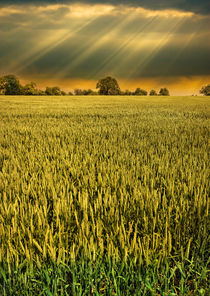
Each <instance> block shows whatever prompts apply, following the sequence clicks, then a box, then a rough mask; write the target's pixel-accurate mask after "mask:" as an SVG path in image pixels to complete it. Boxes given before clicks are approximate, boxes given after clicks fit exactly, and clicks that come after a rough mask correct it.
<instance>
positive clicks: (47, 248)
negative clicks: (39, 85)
mask: <svg viewBox="0 0 210 296" xmlns="http://www.w3.org/2000/svg"><path fill="white" fill-rule="evenodd" d="M209 122H210V121H209V99H208V98H205V97H62V98H61V97H4V96H1V97H0V130H1V133H0V221H1V223H0V262H1V263H0V266H1V268H0V295H208V292H209V290H208V288H209V287H208V263H209V262H208V258H209V253H208V244H209V236H208V231H209V219H208V205H209V201H208V196H209V179H208V172H209V171H208V163H209V161H208V160H209V146H208V144H209V143H208V141H209Z"/></svg>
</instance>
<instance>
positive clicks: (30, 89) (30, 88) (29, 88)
mask: <svg viewBox="0 0 210 296" xmlns="http://www.w3.org/2000/svg"><path fill="white" fill-rule="evenodd" d="M23 94H24V95H26V96H36V95H38V94H39V90H38V89H37V87H36V83H35V82H30V83H28V84H26V85H25V86H24V87H23Z"/></svg>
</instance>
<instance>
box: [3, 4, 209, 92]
mask: <svg viewBox="0 0 210 296" xmlns="http://www.w3.org/2000/svg"><path fill="white" fill-rule="evenodd" d="M6 74H15V75H17V76H18V77H19V78H20V80H21V82H22V83H28V82H30V81H34V82H36V83H37V85H38V87H40V88H43V89H44V88H45V87H46V86H57V85H58V86H60V87H61V88H62V89H64V90H66V91H70V90H73V89H75V88H82V89H87V88H92V89H95V87H96V82H97V81H98V80H99V79H101V78H104V77H106V76H113V77H115V78H116V79H117V80H118V82H119V84H120V87H121V89H122V90H125V89H131V90H134V89H135V88H137V87H141V88H143V89H146V90H148V91H149V90H150V89H155V90H157V91H158V90H159V89H160V88H161V87H167V88H169V90H170V92H171V94H172V95H192V94H198V93H199V90H200V88H201V86H203V85H206V84H208V83H210V2H209V0H199V1H198V0H158V1H157V0H131V1H128V0H108V1H103V0H95V1H90V0H83V1H80V2H78V1H71V0H46V1H45V0H35V1H30V0H16V1H15V0H7V1H6V0H0V76H2V75H6Z"/></svg>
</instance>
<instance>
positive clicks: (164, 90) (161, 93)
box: [159, 87, 170, 96]
mask: <svg viewBox="0 0 210 296" xmlns="http://www.w3.org/2000/svg"><path fill="white" fill-rule="evenodd" d="M159 96H170V93H169V90H168V89H167V88H166V87H164V88H161V89H160V91H159Z"/></svg>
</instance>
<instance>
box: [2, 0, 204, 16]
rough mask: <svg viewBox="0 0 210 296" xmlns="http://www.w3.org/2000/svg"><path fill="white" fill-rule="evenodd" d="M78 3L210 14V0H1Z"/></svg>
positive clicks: (10, 0)
mask: <svg viewBox="0 0 210 296" xmlns="http://www.w3.org/2000/svg"><path fill="white" fill-rule="evenodd" d="M76 2H82V3H88V4H101V3H102V4H113V5H128V6H137V7H138V6H140V7H144V8H149V9H154V10H156V9H161V10H162V9H178V10H184V11H192V12H195V13H199V14H208V13H210V2H209V0H159V1H158V0H106V1H105V0H81V1H75V0H1V2H0V5H11V4H31V5H46V4H71V3H76Z"/></svg>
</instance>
